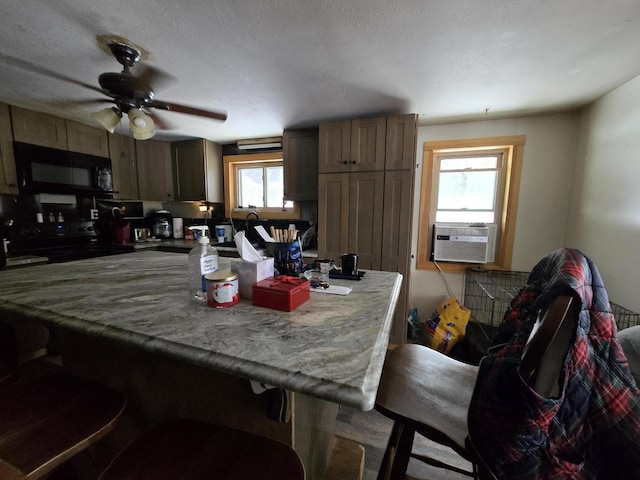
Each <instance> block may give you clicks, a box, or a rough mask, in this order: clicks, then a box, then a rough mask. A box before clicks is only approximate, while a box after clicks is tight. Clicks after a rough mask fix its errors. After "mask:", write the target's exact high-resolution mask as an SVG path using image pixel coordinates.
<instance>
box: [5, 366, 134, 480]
mask: <svg viewBox="0 0 640 480" xmlns="http://www.w3.org/2000/svg"><path fill="white" fill-rule="evenodd" d="M125 405H126V398H125V397H124V395H123V394H121V393H120V392H117V391H116V390H113V389H111V388H108V387H104V386H101V385H98V384H95V383H92V382H88V381H85V380H82V379H80V378H75V377H70V376H66V375H43V376H39V377H34V378H30V379H28V380H20V381H17V382H14V383H11V384H7V385H3V386H2V387H1V388H0V478H2V479H5V478H9V479H11V478H22V479H36V478H41V477H43V476H45V475H46V474H48V473H49V472H51V471H52V470H53V469H54V468H55V467H57V466H58V465H60V464H62V463H63V462H65V461H66V460H67V459H69V458H70V457H71V456H73V455H75V454H76V453H78V452H80V451H82V450H84V449H85V448H87V447H88V446H89V445H91V444H92V443H94V442H96V441H97V440H98V439H100V438H102V437H103V436H104V435H106V434H107V433H108V432H109V431H111V430H112V429H113V427H114V425H115V422H116V420H117V419H118V418H119V417H120V415H121V414H122V411H123V410H124V407H125Z"/></svg>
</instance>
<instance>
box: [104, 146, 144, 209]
mask: <svg viewBox="0 0 640 480" xmlns="http://www.w3.org/2000/svg"><path fill="white" fill-rule="evenodd" d="M108 138H109V153H110V155H109V156H110V158H111V169H112V171H113V189H114V190H115V193H114V194H113V198H116V199H120V200H138V199H139V198H140V196H139V194H138V165H137V162H136V143H135V140H134V139H133V137H129V136H126V135H120V134H109V137H108Z"/></svg>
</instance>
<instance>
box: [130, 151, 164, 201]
mask: <svg viewBox="0 0 640 480" xmlns="http://www.w3.org/2000/svg"><path fill="white" fill-rule="evenodd" d="M136 159H137V162H138V190H139V193H140V200H160V201H165V202H166V201H170V200H173V172H172V165H171V164H172V162H171V144H170V143H168V142H160V141H157V140H136Z"/></svg>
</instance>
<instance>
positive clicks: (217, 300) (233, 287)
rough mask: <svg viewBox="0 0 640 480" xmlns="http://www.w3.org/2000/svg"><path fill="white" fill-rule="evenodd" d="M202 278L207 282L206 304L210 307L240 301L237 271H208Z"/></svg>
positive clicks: (228, 305)
mask: <svg viewBox="0 0 640 480" xmlns="http://www.w3.org/2000/svg"><path fill="white" fill-rule="evenodd" d="M204 279H205V282H206V284H207V304H208V305H209V306H210V307H215V308H224V307H231V306H232V305H236V304H237V303H238V302H239V301H240V292H239V291H238V272H234V271H233V270H219V271H217V272H212V273H208V274H207V275H205V277H204Z"/></svg>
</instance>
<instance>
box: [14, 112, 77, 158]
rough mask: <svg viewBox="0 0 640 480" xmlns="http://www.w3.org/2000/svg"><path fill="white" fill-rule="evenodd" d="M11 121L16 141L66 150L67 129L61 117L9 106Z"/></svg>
mask: <svg viewBox="0 0 640 480" xmlns="http://www.w3.org/2000/svg"><path fill="white" fill-rule="evenodd" d="M11 123H12V125H13V138H14V140H15V141H16V142H23V143H30V144H32V145H40V146H42V147H50V148H57V149H59V150H68V147H67V129H66V126H65V122H64V119H62V118H58V117H54V116H53V115H47V114H46V113H40V112H34V111H31V110H25V109H23V108H18V107H11Z"/></svg>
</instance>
